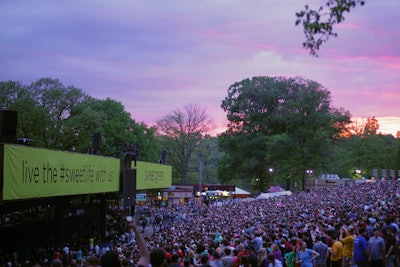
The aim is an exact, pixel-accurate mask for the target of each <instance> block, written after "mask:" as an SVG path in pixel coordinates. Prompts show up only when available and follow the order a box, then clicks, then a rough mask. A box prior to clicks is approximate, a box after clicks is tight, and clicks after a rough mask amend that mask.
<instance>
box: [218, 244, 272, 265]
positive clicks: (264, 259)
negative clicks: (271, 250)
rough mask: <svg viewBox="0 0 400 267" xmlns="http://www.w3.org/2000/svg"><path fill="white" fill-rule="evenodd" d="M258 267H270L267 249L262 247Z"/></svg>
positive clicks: (258, 256) (258, 257)
mask: <svg viewBox="0 0 400 267" xmlns="http://www.w3.org/2000/svg"><path fill="white" fill-rule="evenodd" d="M224 267H225V266H224ZM257 267H268V260H267V249H266V248H264V247H262V248H261V249H260V251H259V252H258V255H257Z"/></svg>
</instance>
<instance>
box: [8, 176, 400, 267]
mask: <svg viewBox="0 0 400 267" xmlns="http://www.w3.org/2000/svg"><path fill="white" fill-rule="evenodd" d="M399 212H400V182H399V181H376V182H374V183H360V184H352V185H346V186H338V187H329V188H322V189H318V190H311V191H307V192H298V193H295V194H293V195H291V196H279V197H275V198H270V199H261V200H251V201H244V200H229V201H225V202H224V203H223V204H222V205H211V204H210V205H205V204H202V205H198V204H195V203H192V204H191V205H182V206H174V207H165V206H161V207H160V206H149V207H148V210H147V215H146V216H143V215H140V216H139V215H137V216H136V218H134V220H133V221H132V222H126V221H124V226H125V227H124V228H123V229H122V230H121V229H120V230H118V231H116V230H112V229H111V228H112V225H110V226H109V228H108V231H110V232H109V233H108V234H110V233H111V232H112V233H114V235H115V237H113V238H112V242H109V243H107V244H100V243H99V242H96V240H91V242H90V244H88V245H87V246H86V247H85V248H82V247H81V246H79V247H74V248H71V247H69V246H68V244H66V245H65V246H64V247H63V248H62V249H60V250H59V251H57V250H54V254H52V255H50V256H48V257H47V258H46V259H43V258H41V259H39V258H37V259H35V260H30V261H29V263H30V264H31V265H34V264H35V265H37V267H38V266H42V267H43V266H46V265H47V266H53V267H61V266H64V267H66V266H73V267H74V266H78V267H81V266H94V267H95V266H101V267H119V266H124V267H128V266H131V267H133V266H138V267H142V266H145V267H147V266H148V265H151V266H152V267H161V266H163V267H166V266H168V267H186V266H187V267H208V266H211V267H250V266H251V267H311V266H316V267H326V266H331V267H350V266H355V265H357V266H359V267H367V266H370V267H381V266H382V267H383V266H386V267H394V266H396V265H397V266H399V255H398V254H399V244H400V242H399V235H400V231H399V223H400V221H399ZM119 220H124V216H121V215H119ZM121 223H122V222H119V223H118V227H119V228H120V225H121ZM21 261H22V262H21ZM23 262H24V261H23V259H19V258H18V254H17V252H15V254H12V255H8V258H7V259H5V260H4V263H2V264H4V265H5V266H7V267H14V266H17V265H18V263H19V264H20V265H23ZM57 264H58V265H57Z"/></svg>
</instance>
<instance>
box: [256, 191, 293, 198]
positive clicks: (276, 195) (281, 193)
mask: <svg viewBox="0 0 400 267" xmlns="http://www.w3.org/2000/svg"><path fill="white" fill-rule="evenodd" d="M291 195H292V192H291V191H281V192H273V193H261V194H259V195H258V196H257V197H256V199H267V198H270V197H279V196H291Z"/></svg>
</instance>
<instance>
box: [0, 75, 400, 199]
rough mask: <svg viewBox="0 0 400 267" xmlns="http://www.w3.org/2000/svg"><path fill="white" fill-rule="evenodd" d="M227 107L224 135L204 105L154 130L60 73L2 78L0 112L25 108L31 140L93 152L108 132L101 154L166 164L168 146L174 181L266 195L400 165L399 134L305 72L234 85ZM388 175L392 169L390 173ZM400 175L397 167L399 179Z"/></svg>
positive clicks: (23, 134) (23, 119) (24, 131)
mask: <svg viewBox="0 0 400 267" xmlns="http://www.w3.org/2000/svg"><path fill="white" fill-rule="evenodd" d="M221 108H222V109H223V110H224V111H225V112H226V113H227V119H228V121H229V125H228V127H227V130H226V131H225V132H224V133H222V134H220V135H219V136H218V137H215V136H211V135H210V132H211V131H212V130H214V129H215V127H214V125H213V122H212V119H211V118H210V117H209V116H208V114H207V113H206V111H205V109H204V108H201V107H200V106H198V105H194V104H189V105H187V106H185V107H184V108H183V109H176V110H174V111H172V112H171V113H170V114H166V115H165V116H164V117H163V118H162V119H161V120H159V121H158V123H157V125H156V126H152V127H149V126H147V125H146V124H145V123H144V122H136V121H135V119H134V117H135V114H130V113H129V112H127V111H126V110H125V107H124V106H123V105H122V104H121V103H120V102H118V101H115V100H112V99H110V98H107V99H105V100H99V99H96V98H94V97H91V96H89V95H87V94H85V93H84V92H83V91H82V90H81V89H79V88H76V87H74V86H65V85H64V84H62V83H61V82H60V81H59V80H58V79H52V78H42V79H39V80H38V81H36V82H33V83H31V84H29V85H24V84H21V83H20V82H18V81H2V82H0V109H4V110H16V111H18V124H17V137H19V138H29V139H33V140H34V142H33V143H32V145H33V146H37V147H43V148H49V149H57V150H64V151H75V152H79V153H88V152H90V149H91V147H92V143H93V139H92V138H93V134H94V133H101V140H100V145H99V147H100V152H101V155H104V156H114V157H119V158H120V157H122V156H123V153H124V146H123V145H122V144H139V147H140V149H139V159H140V160H141V161H147V162H158V161H159V160H160V154H161V151H165V152H166V162H165V163H166V164H170V165H172V166H173V182H174V183H197V182H199V179H200V178H201V179H202V182H203V183H227V184H228V183H229V184H236V185H237V186H242V187H244V188H246V189H249V190H250V189H254V190H260V191H265V190H266V189H267V188H268V186H270V185H273V184H275V185H278V184H279V185H285V186H286V187H288V188H289V189H290V188H293V186H294V184H295V183H296V184H298V188H301V185H302V184H303V183H304V179H305V178H306V177H307V176H309V175H311V172H310V170H312V176H319V175H320V174H323V173H332V174H338V175H339V176H340V177H349V178H355V177H368V178H369V177H371V176H372V170H373V169H375V168H376V169H378V170H379V173H381V170H382V169H386V170H400V139H399V138H397V139H396V138H395V137H394V136H392V135H382V134H379V132H378V130H379V123H378V121H377V120H376V119H375V118H374V117H370V118H368V120H367V121H366V122H365V123H364V124H362V125H357V124H355V123H352V120H351V114H350V112H349V111H345V110H344V109H342V108H335V107H332V106H331V99H330V92H329V91H328V90H326V89H325V88H323V87H322V86H321V85H320V84H318V83H316V82H314V81H309V80H306V79H303V78H285V77H254V78H252V79H245V80H243V81H241V82H237V83H234V84H233V85H231V86H230V87H229V88H228V91H227V97H226V98H225V99H223V100H222V102H221ZM388 174H389V173H388ZM397 175H398V173H397V171H396V176H397Z"/></svg>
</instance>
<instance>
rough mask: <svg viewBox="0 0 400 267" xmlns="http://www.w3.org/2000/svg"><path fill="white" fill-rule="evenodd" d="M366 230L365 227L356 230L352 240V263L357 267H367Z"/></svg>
mask: <svg viewBox="0 0 400 267" xmlns="http://www.w3.org/2000/svg"><path fill="white" fill-rule="evenodd" d="M366 236H367V230H366V229H365V227H363V228H360V229H359V230H358V235H357V236H356V237H355V238H354V258H353V261H354V263H355V264H356V265H357V266H358V267H368V265H369V262H368V258H369V252H368V242H367V239H366Z"/></svg>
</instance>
